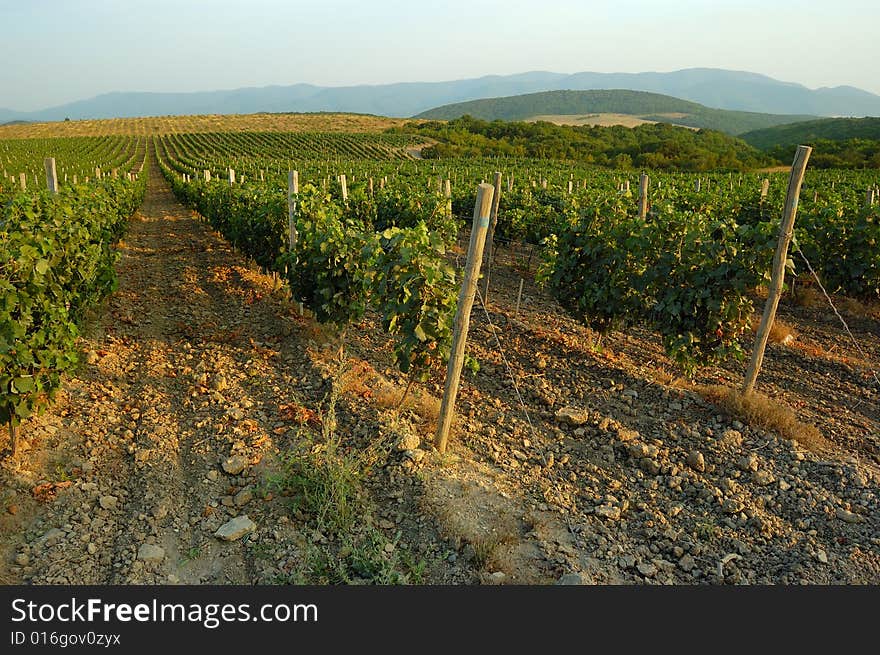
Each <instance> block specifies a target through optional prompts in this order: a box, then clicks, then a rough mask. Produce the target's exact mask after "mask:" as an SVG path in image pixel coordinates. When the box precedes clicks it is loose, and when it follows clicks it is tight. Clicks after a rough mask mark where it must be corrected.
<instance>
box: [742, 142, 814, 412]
mask: <svg viewBox="0 0 880 655" xmlns="http://www.w3.org/2000/svg"><path fill="white" fill-rule="evenodd" d="M812 151H813V149H812V148H810V147H809V146H798V148H797V152H795V154H794V163H793V164H792V165H791V176H790V177H789V179H788V192H787V193H786V195H785V210H784V212H783V214H782V223H781V224H780V226H779V242H778V243H777V245H776V254H775V255H774V256H773V273H772V276H771V278H770V290H769V293H768V295H767V302H766V303H765V305H764V314H763V316H761V323H760V325H759V326H758V333H757V335H756V336H755V348H754V350H753V351H752V360H751V362H750V363H749V368H748V370H747V371H746V378H745V383H744V384H743V394H745V395H748V394H750V393H752V391H753V390H754V388H755V380H756V379H757V378H758V373H759V372H760V370H761V362H762V361H763V360H764V349H765V348H766V347H767V338H768V337H769V336H770V328H771V327H772V326H773V319H774V317H775V316H776V307H777V306H778V305H779V296H780V295H782V283H783V280H784V279H785V260H786V259H787V258H788V244H789V243H790V242H791V238H792V235H793V233H794V232H793V231H794V219H795V216H796V215H797V206H798V196H799V195H800V192H801V185H802V184H803V182H804V172H805V171H806V169H807V160H809V158H810V153H811V152H812Z"/></svg>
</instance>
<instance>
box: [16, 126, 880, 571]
mask: <svg viewBox="0 0 880 655" xmlns="http://www.w3.org/2000/svg"><path fill="white" fill-rule="evenodd" d="M163 120H165V119H143V120H141V121H140V122H138V121H132V122H130V123H126V122H125V121H121V122H120V125H121V124H127V125H128V127H127V128H126V129H130V130H136V129H142V130H144V131H141V132H135V134H140V135H141V138H138V139H132V140H130V141H126V140H124V139H123V140H117V139H106V140H98V141H82V142H80V141H71V142H65V144H64V148H65V153H66V155H65V156H66V157H69V159H70V164H69V167H70V173H71V177H72V175H73V174H74V171H77V174H78V175H80V176H81V177H80V178H79V179H78V181H77V184H73V183H72V180H71V181H69V182H65V183H62V184H61V188H60V191H59V193H58V195H57V196H54V197H50V196H48V195H47V194H41V193H39V192H38V190H37V189H36V188H33V184H32V183H31V186H29V187H28V188H29V189H30V190H29V191H26V192H24V193H20V192H19V190H18V189H17V188H16V187H15V177H14V176H15V174H16V172H17V171H18V169H19V168H21V169H22V170H24V168H25V164H26V163H27V162H28V158H29V157H30V158H31V159H35V162H36V163H34V162H31V163H30V168H28V169H27V170H29V171H30V177H29V178H27V179H28V180H34V179H37V181H38V182H39V181H40V178H39V175H38V173H39V172H40V171H39V167H40V165H41V161H42V158H43V156H45V155H47V153H48V150H47V149H51V146H52V143H51V142H48V143H46V142H42V141H41V142H40V143H39V148H38V149H36V150H35V151H34V153H32V155H29V154H28V152H27V151H26V150H25V149H23V146H22V145H21V142H15V144H14V147H12V145H11V144H12V142H10V144H6V145H10V147H9V148H8V149H7V150H2V149H0V154H4V156H5V164H6V166H7V167H8V169H7V175H8V176H9V179H10V181H11V183H12V189H11V190H10V189H8V188H7V190H6V191H4V192H3V193H5V194H6V195H4V196H3V197H2V199H3V201H4V203H6V204H4V205H3V206H4V212H6V213H5V214H4V215H3V219H4V221H3V225H4V231H3V232H0V237H2V238H0V256H2V257H3V259H2V260H0V261H4V262H10V264H9V266H8V269H6V270H8V271H9V275H8V279H9V280H10V283H11V284H10V285H7V287H0V294H4V295H2V296H0V298H2V299H3V301H4V302H3V303H0V339H7V337H8V335H13V333H14V335H15V336H14V338H15V339H16V341H15V343H17V344H21V345H20V346H18V347H17V348H15V349H11V348H0V362H2V363H3V366H4V369H3V372H2V373H0V381H2V387H0V412H3V413H0V417H2V418H3V419H4V420H5V421H11V422H12V423H14V424H16V425H18V428H17V430H18V435H19V443H18V450H17V452H16V453H15V454H11V453H10V452H9V451H6V452H4V453H3V459H2V462H0V489H2V491H0V535H2V537H0V580H2V581H3V582H6V583H13V584H20V583H39V584H71V583H79V584H106V583H111V584H165V583H173V584H176V583H193V584H198V583H211V584H233V583H234V584H253V583H267V584H291V583H293V584H301V583H317V584H328V583H349V584H384V583H392V584H403V583H436V584H439V583H447V584H449V583H452V584H510V583H524V584H549V583H556V582H562V583H566V584H592V583H600V584H603V583H604V584H607V583H615V584H616V583H622V584H829V583H836V584H877V583H880V495H878V491H880V412H878V407H880V382H878V377H877V371H878V369H880V330H878V321H880V307H878V304H877V298H876V295H877V293H876V288H877V287H878V286H880V268H878V267H877V266H876V265H875V262H876V252H875V251H874V250H872V249H871V248H869V247H867V246H866V245H865V244H866V243H868V241H869V240H870V239H872V238H875V236H876V230H877V224H878V220H877V219H878V217H877V211H878V208H877V205H876V204H871V202H870V199H871V198H873V197H874V196H873V195H872V192H871V189H873V188H874V185H876V183H877V178H876V176H875V174H874V173H873V172H870V171H822V172H818V173H816V172H812V171H811V172H809V173H808V175H807V178H806V182H805V185H804V187H803V191H802V193H801V206H800V213H799V215H798V221H797V223H796V227H795V237H796V244H795V246H794V248H796V250H795V249H793V250H792V251H791V253H790V255H791V258H792V260H793V264H794V271H793V272H792V271H790V274H789V277H788V280H789V282H790V281H791V280H792V279H796V284H795V285H794V288H793V289H792V288H789V289H787V291H786V293H785V294H784V295H783V297H782V299H781V301H780V306H779V313H778V318H777V320H776V321H775V324H774V329H773V330H772V332H771V333H770V343H769V346H768V348H767V351H766V354H765V359H764V363H763V367H762V369H761V372H760V375H759V377H758V383H757V389H758V392H759V393H758V394H754V395H749V396H744V395H742V394H741V393H739V389H740V388H741V385H742V381H743V377H744V374H745V369H746V364H747V362H748V354H749V353H750V351H751V348H752V344H753V342H754V339H755V330H756V328H757V324H758V321H759V318H760V315H761V311H762V308H763V304H764V301H765V299H766V297H767V293H768V290H767V282H766V279H765V274H766V273H768V272H769V270H770V265H771V259H772V256H773V250H774V248H775V246H776V235H777V232H778V226H779V217H780V216H781V215H782V210H783V205H784V204H785V198H786V188H787V181H788V178H787V176H786V175H784V174H771V175H768V176H766V178H767V182H766V184H764V183H763V181H764V178H765V176H764V175H763V174H728V173H712V174H700V175H696V174H683V173H662V174H661V173H652V174H651V176H650V178H649V179H648V178H645V179H644V180H643V182H642V183H643V184H644V185H645V186H646V187H647V189H648V192H647V195H646V196H645V197H644V198H645V202H643V203H640V202H639V197H638V193H637V191H638V188H639V182H640V180H639V178H638V176H637V174H636V173H634V172H633V171H610V170H599V169H595V168H590V167H586V166H579V165H577V164H574V163H571V162H559V161H556V162H551V161H546V160H544V161H542V160H516V159H513V158H508V159H505V160H499V159H481V158H476V157H475V158H468V159H461V160H440V161H431V160H418V161H417V160H412V159H409V158H407V157H406V152H405V150H406V147H407V144H408V143H409V142H408V140H407V139H408V138H409V137H407V136H406V135H396V134H390V135H389V134H381V135H380V134H378V133H376V134H374V135H373V136H371V135H370V132H377V131H378V130H381V129H383V128H384V127H387V126H390V125H395V124H399V123H396V122H394V121H391V120H388V119H378V118H373V117H343V116H330V115H323V116H322V115H300V116H290V117H286V116H268V115H263V116H255V117H233V118H229V119H227V118H226V117H223V118H222V119H221V118H220V117H217V118H216V120H217V121H218V122H216V123H211V122H210V120H214V119H211V118H210V117H183V118H180V119H174V120H172V119H167V120H168V122H167V123H165V124H163V123H161V122H155V123H150V122H149V121H163ZM226 120H229V121H231V123H230V124H227V123H226V122H225V121H226ZM284 120H289V121H291V123H290V124H288V125H294V124H295V125H296V127H290V126H288V127H287V128H282V127H281V124H282V123H279V122H276V123H273V124H274V125H275V127H274V128H272V127H268V126H267V125H269V124H270V123H272V121H282V122H283V121H284ZM235 121H241V122H239V123H236V122H235ZM248 121H266V123H265V124H263V123H260V124H256V123H248ZM296 121H299V122H296ZM309 121H315V122H314V123H311V122H309ZM322 121H323V122H322ZM346 121H354V125H355V127H354V128H352V129H350V130H347V129H346V127H345V122H346ZM359 121H360V122H359ZM370 121H374V122H372V123H371V122H370ZM383 121H387V122H383ZM111 123H113V122H111ZM59 125H60V126H61V128H66V127H67V124H59ZM69 125H70V126H71V128H72V127H73V126H74V123H71V124H69ZM138 125H139V126H140V127H136V126H138ZM233 125H234V126H233ZM149 126H152V127H149ZM333 126H335V127H333ZM38 127H39V126H30V127H29V128H20V129H33V130H36V129H37V128H38ZM3 129H12V128H3ZM47 129H48V128H47ZM83 129H85V128H83ZM110 129H111V127H110V126H109V125H104V124H103V123H100V124H98V123H96V124H94V125H93V126H92V127H91V130H92V132H93V134H97V133H101V134H110V133H111V132H107V131H105V130H110ZM113 129H117V128H116V127H114V128H113ZM118 129H122V128H121V127H118ZM146 130H155V131H154V132H147V131H146ZM291 130H292V131H295V132H297V134H292V135H284V134H277V132H284V131H291ZM345 131H356V132H359V133H360V134H358V135H346V134H341V133H340V134H336V135H333V134H328V133H329V132H345ZM160 133H161V134H162V135H163V136H161V137H150V138H144V135H147V134H153V135H155V134H160ZM267 133H271V134H267ZM3 134H5V133H3V132H0V148H2V147H3V145H4V143H3V141H2V135H3ZM18 136H21V134H20V133H18ZM33 136H36V134H34V135H33ZM44 136H45V133H44ZM355 136H357V138H355ZM365 153H366V155H367V156H365ZM111 166H112V167H114V169H116V172H115V177H111V178H110V179H108V175H107V170H108V169H109V167H111ZM291 168H295V170H296V171H297V176H296V177H294V176H292V175H290V174H289V171H290V169H291ZM96 169H99V170H96ZM499 169H500V170H501V173H502V174H501V176H500V177H499V178H498V181H497V185H498V188H499V189H500V193H501V202H500V205H499V209H498V213H497V228H496V231H495V247H494V250H493V258H492V259H491V261H492V264H491V268H490V269H487V268H486V267H485V266H484V267H483V273H484V277H483V278H482V279H481V280H480V282H479V286H478V289H479V291H478V292H477V293H476V302H475V304H474V308H473V312H472V314H471V324H470V333H469V335H468V345H467V354H468V356H469V357H468V358H467V359H466V361H465V366H464V373H463V375H462V377H461V389H460V392H459V396H458V399H457V404H456V413H455V419H454V422H453V429H452V433H451V437H450V442H449V448H448V450H447V451H446V452H445V453H440V452H437V451H436V450H435V449H434V438H435V432H436V427H437V422H438V415H439V411H440V401H441V398H442V395H443V392H444V384H445V381H446V374H447V369H446V366H445V364H444V357H443V355H444V354H446V353H448V351H449V348H450V341H451V337H452V331H453V330H452V328H453V322H452V317H453V316H454V314H455V309H456V302H457V298H458V292H459V288H460V285H461V283H462V277H463V270H464V267H465V260H466V257H467V248H468V244H469V239H470V236H471V234H470V226H471V224H472V222H471V216H472V214H473V212H474V199H475V197H476V195H477V189H478V185H479V183H480V182H481V181H482V180H488V181H490V182H491V181H493V180H494V179H495V171H496V170H499ZM110 170H113V169H110ZM34 171H36V172H34ZM80 171H82V172H80ZM85 173H87V174H88V175H89V176H90V177H91V178H92V179H91V180H90V181H89V182H88V183H86V182H85V181H84V179H83V178H84V174H85ZM294 180H295V181H296V182H295V184H296V186H293V185H294ZM4 183H5V180H4ZM8 186H9V185H8V184H7V187H8ZM866 189H868V201H867V202H866ZM484 192H485V188H484ZM141 197H142V198H143V203H142V204H140V208H139V209H138V210H137V212H136V213H135V214H134V216H132V217H131V219H130V220H128V221H126V220H125V216H126V215H128V213H130V211H129V210H130V208H132V207H133V206H137V205H138V204H139V203H140V200H141ZM99 207H100V208H101V209H100V210H98V209H96V208H99ZM111 209H112V212H111ZM105 213H108V214H109V213H113V216H114V217H115V218H114V220H112V221H110V220H109V219H108V220H106V221H105V220H103V219H101V220H99V219H98V218H96V217H98V216H102V215H103V214H105ZM64 216H66V217H72V216H73V217H76V216H78V217H80V219H79V223H71V222H70V221H69V220H60V219H59V217H64ZM46 217H48V218H51V219H52V220H48V219H47V220H44V218H46ZM71 225H76V226H79V225H81V226H82V228H83V229H70V227H71ZM9 226H17V227H26V228H27V229H16V230H10V229H9ZM291 227H293V228H294V229H293V230H291ZM117 252H118V253H119V255H120V258H119V261H118V263H116V255H115V253H117ZM841 253H846V255H847V256H846V257H845V258H844V257H842V256H841ZM804 259H809V260H810V265H809V267H808V265H806V264H805V263H804ZM488 261H489V259H488V257H487V262H488ZM114 264H115V270H116V274H117V275H118V287H114V284H113V283H112V282H113V276H112V273H111V272H110V271H112V269H113V267H114ZM810 268H812V269H813V271H811V270H810ZM487 270H488V271H491V272H490V274H489V276H488V281H487V278H486V277H485V275H486V272H487ZM813 272H815V275H813ZM80 273H82V274H80ZM792 274H793V275H794V276H795V277H792ZM817 278H819V280H821V281H824V282H825V286H826V287H827V289H828V291H829V292H830V296H826V295H825V293H824V291H823V287H822V286H820V284H819V281H818V280H817ZM114 288H115V290H114ZM487 294H488V295H487ZM32 307H49V308H51V311H47V312H46V314H45V317H46V318H45V320H44V321H30V322H27V321H25V320H23V319H22V318H21V317H23V316H31V315H32V313H33V311H34V310H32V309H31V308H32ZM20 308H21V309H20ZM3 312H5V313H3ZM844 323H845V325H844ZM15 330H17V332H14V331H15ZM5 343H7V341H0V345H2V344H5ZM77 360H78V363H77ZM35 362H40V363H39V364H35ZM52 392H54V393H55V398H54V399H53V400H52V402H48V401H49V398H48V394H49V393H52ZM38 408H42V409H44V410H45V411H44V412H43V413H39V412H37V411H35V410H36V409H38ZM32 410H34V411H33V412H32ZM19 418H20V419H21V420H19Z"/></svg>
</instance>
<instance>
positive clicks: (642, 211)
mask: <svg viewBox="0 0 880 655" xmlns="http://www.w3.org/2000/svg"><path fill="white" fill-rule="evenodd" d="M647 215H648V176H647V175H646V174H645V173H642V176H641V177H640V178H639V218H642V219H644V218H645V216H647Z"/></svg>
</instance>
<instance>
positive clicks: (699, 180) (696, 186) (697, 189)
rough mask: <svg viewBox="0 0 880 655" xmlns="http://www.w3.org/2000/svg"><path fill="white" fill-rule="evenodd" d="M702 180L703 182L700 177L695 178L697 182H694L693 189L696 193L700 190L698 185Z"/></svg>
mask: <svg viewBox="0 0 880 655" xmlns="http://www.w3.org/2000/svg"><path fill="white" fill-rule="evenodd" d="M702 182H703V181H702V180H701V179H700V178H697V183H696V185H695V186H694V190H695V191H696V192H697V193H699V192H700V185H701V184H702Z"/></svg>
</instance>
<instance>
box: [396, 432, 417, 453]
mask: <svg viewBox="0 0 880 655" xmlns="http://www.w3.org/2000/svg"><path fill="white" fill-rule="evenodd" d="M421 445H422V440H421V438H420V437H419V435H417V434H413V433H412V432H408V433H406V434H402V435H401V436H400V439H399V440H398V442H397V449H398V450H415V449H417V448H418V447H419V446H421Z"/></svg>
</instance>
